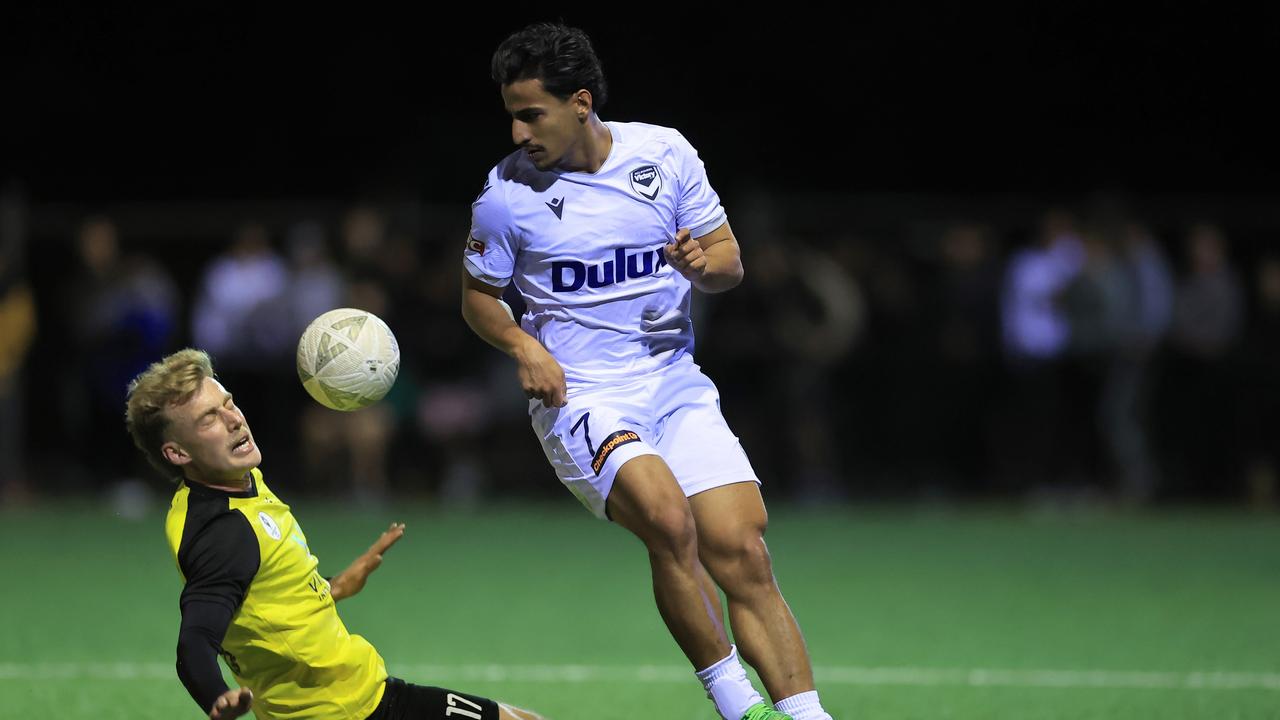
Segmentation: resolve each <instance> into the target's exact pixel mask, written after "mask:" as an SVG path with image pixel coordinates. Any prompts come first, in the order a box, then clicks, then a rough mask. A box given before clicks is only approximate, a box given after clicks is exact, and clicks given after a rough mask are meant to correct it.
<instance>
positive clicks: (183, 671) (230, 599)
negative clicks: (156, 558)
mask: <svg viewBox="0 0 1280 720" xmlns="http://www.w3.org/2000/svg"><path fill="white" fill-rule="evenodd" d="M258 563H259V554H258V540H257V537H256V536H255V535H254V533H253V528H251V527H249V521H248V520H246V519H245V517H244V516H243V515H241V514H240V513H238V512H230V513H226V514H224V515H221V516H219V517H217V518H214V519H213V520H212V521H210V522H209V524H208V525H206V526H205V527H204V528H201V529H200V530H199V531H198V534H197V535H196V536H195V537H194V538H192V539H191V541H190V544H188V545H187V546H186V547H185V548H183V552H181V553H179V556H178V565H179V567H180V568H181V570H182V574H183V576H185V577H186V579H187V584H186V587H184V588H183V589H182V598H181V600H180V604H181V606H182V626H181V628H180V629H179V630H178V662H177V669H178V679H180V680H181V681H182V684H183V685H184V686H186V688H187V692H188V693H190V694H191V698H192V699H193V700H195V701H196V704H197V705H199V706H200V709H201V711H202V712H204V713H208V712H209V709H210V708H211V707H212V706H213V702H214V701H215V700H217V699H218V696H219V695H221V694H222V693H224V692H226V691H227V689H228V688H227V684H226V683H225V682H223V680H222V671H221V670H219V669H218V652H219V650H220V649H221V644H222V639H223V638H224V637H226V634H227V628H228V627H229V626H230V625H231V617H232V615H234V614H235V611H236V608H238V607H240V603H242V602H243V601H244V596H245V594H246V593H247V592H248V591H249V583H251V582H252V581H253V576H254V575H256V574H257V572H258Z"/></svg>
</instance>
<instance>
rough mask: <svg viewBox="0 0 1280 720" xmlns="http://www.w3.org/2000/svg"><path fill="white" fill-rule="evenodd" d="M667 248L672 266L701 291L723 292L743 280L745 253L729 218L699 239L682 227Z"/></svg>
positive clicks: (668, 259) (668, 258) (668, 260)
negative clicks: (743, 255) (743, 256)
mask: <svg viewBox="0 0 1280 720" xmlns="http://www.w3.org/2000/svg"><path fill="white" fill-rule="evenodd" d="M664 250H665V252H666V255H667V262H669V263H671V267H673V268H675V269H676V271H677V272H679V273H680V274H681V275H683V276H685V277H686V278H688V279H689V282H691V283H693V286H694V287H696V288H698V289H699V290H701V291H702V292H705V293H718V292H724V291H725V290H729V289H732V288H734V287H737V285H738V283H740V282H742V274H743V271H742V253H741V252H740V250H739V249H738V240H737V238H735V237H734V236H733V230H732V229H731V228H730V227H729V223H728V222H726V223H725V224H723V225H721V226H720V227H718V228H716V229H715V230H712V231H711V232H709V233H707V234H706V235H703V236H702V237H700V238H698V239H696V240H694V239H693V238H691V237H690V236H689V230H688V229H687V228H681V229H680V230H679V231H678V232H676V238H675V241H674V242H672V243H669V244H668V245H667V246H666V248H664Z"/></svg>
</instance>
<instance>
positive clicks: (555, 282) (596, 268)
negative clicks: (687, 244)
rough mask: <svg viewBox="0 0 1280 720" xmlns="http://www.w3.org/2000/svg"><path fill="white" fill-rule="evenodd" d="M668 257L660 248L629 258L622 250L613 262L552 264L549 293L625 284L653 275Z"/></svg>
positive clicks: (560, 262)
mask: <svg viewBox="0 0 1280 720" xmlns="http://www.w3.org/2000/svg"><path fill="white" fill-rule="evenodd" d="M666 264H667V257H666V256H665V255H663V253H662V248H657V249H656V250H641V251H640V252H638V253H635V254H632V255H629V254H627V251H625V250H623V249H622V248H617V249H615V250H614V251H613V259H612V260H605V261H604V262H602V263H598V264H595V265H588V264H586V263H584V262H580V261H578V260H553V261H552V262H551V289H552V290H553V291H554V292H574V291H576V290H580V289H582V286H583V285H586V286H587V287H590V288H602V287H607V286H609V285H614V284H617V283H620V282H626V281H627V280H636V279H638V278H642V277H648V276H649V275H653V274H655V273H657V272H658V271H659V270H661V269H662V268H663V267H665V266H666Z"/></svg>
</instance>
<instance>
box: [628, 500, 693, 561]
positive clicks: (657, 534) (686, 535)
mask: <svg viewBox="0 0 1280 720" xmlns="http://www.w3.org/2000/svg"><path fill="white" fill-rule="evenodd" d="M644 526H645V533H644V535H642V536H641V539H642V540H644V544H645V545H646V546H647V547H648V548H649V554H650V555H654V556H661V557H664V558H676V559H679V558H684V559H691V558H693V557H696V554H697V548H698V531H697V526H695V525H694V522H693V515H692V514H690V513H689V508H688V507H668V508H660V509H655V510H653V511H651V512H648V513H646V514H645V517H644Z"/></svg>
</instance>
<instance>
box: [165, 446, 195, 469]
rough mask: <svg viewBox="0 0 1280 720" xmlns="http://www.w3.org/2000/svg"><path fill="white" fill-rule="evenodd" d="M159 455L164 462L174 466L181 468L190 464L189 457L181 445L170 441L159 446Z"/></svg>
mask: <svg viewBox="0 0 1280 720" xmlns="http://www.w3.org/2000/svg"><path fill="white" fill-rule="evenodd" d="M160 453H161V454H162V455H164V459H165V460H168V461H169V462H171V463H173V464H174V465H179V466H181V465H186V464H187V463H189V462H191V455H190V454H189V453H188V452H187V451H186V450H184V449H183V448H182V446H181V445H179V444H178V443H176V442H174V441H172V440H170V441H169V442H167V443H165V444H164V445H161V446H160Z"/></svg>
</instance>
